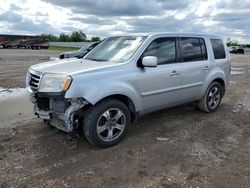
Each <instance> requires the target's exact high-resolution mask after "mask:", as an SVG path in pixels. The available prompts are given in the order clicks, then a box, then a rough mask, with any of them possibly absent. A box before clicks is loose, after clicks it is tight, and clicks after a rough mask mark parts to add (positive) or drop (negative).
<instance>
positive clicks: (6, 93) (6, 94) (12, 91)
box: [0, 87, 28, 103]
mask: <svg viewBox="0 0 250 188" xmlns="http://www.w3.org/2000/svg"><path fill="white" fill-rule="evenodd" d="M27 94H28V91H27V90H26V88H2V87H0V103H1V101H4V100H8V99H10V98H13V97H19V96H22V95H27Z"/></svg>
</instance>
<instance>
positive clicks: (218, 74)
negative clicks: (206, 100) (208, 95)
mask: <svg viewBox="0 0 250 188" xmlns="http://www.w3.org/2000/svg"><path fill="white" fill-rule="evenodd" d="M216 79H222V80H223V82H224V84H225V88H226V87H227V85H228V83H227V82H226V75H225V73H224V72H223V71H222V70H221V69H220V68H218V67H214V68H213V71H211V72H210V74H208V75H207V77H206V80H205V82H204V85H203V86H202V90H201V96H203V95H204V94H205V92H206V90H207V88H208V86H209V85H210V84H211V83H212V82H213V81H214V80H216Z"/></svg>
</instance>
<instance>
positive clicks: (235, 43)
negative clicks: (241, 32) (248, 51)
mask: <svg viewBox="0 0 250 188" xmlns="http://www.w3.org/2000/svg"><path fill="white" fill-rule="evenodd" d="M227 46H228V47H230V46H242V47H244V48H250V44H239V42H238V41H237V40H230V38H228V39H227Z"/></svg>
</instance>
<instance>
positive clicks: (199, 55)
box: [181, 37, 207, 61]
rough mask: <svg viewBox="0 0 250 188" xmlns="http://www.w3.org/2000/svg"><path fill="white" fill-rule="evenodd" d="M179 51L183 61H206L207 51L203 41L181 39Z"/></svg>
mask: <svg viewBox="0 0 250 188" xmlns="http://www.w3.org/2000/svg"><path fill="white" fill-rule="evenodd" d="M181 50H182V58H183V60H184V61H202V60H206V59H207V51H206V46H205V42H204V40H203V39H200V38H189V37H188V38H186V37H185V38H181Z"/></svg>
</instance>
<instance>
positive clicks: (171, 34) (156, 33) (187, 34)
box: [116, 32, 224, 40]
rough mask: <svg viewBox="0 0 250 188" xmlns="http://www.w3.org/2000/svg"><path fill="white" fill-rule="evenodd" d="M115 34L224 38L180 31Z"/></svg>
mask: <svg viewBox="0 0 250 188" xmlns="http://www.w3.org/2000/svg"><path fill="white" fill-rule="evenodd" d="M116 36H142V37H143V36H144V37H161V36H172V37H201V38H203V37H208V38H210V39H222V40H223V39H224V38H223V37H222V36H219V35H213V34H207V33H191V32H190V33H181V32H152V33H132V34H124V35H116Z"/></svg>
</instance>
